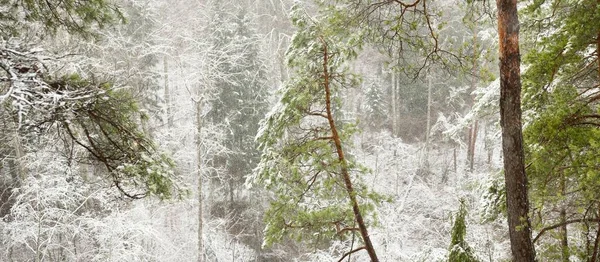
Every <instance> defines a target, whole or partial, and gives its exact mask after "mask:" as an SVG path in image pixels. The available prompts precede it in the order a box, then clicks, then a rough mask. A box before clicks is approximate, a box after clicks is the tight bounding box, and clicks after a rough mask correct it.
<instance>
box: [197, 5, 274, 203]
mask: <svg viewBox="0 0 600 262" xmlns="http://www.w3.org/2000/svg"><path fill="white" fill-rule="evenodd" d="M214 5H215V6H214V11H215V19H214V24H213V25H212V26H211V28H212V29H211V30H212V32H213V34H212V35H214V36H215V39H214V40H213V42H212V45H213V47H212V48H213V50H215V52H216V54H220V55H221V57H220V59H223V60H224V61H223V62H221V63H219V64H217V66H216V68H215V71H216V72H218V73H217V74H218V75H221V76H223V77H218V78H216V79H214V82H213V84H214V87H213V88H214V92H215V94H214V97H213V98H212V99H211V100H210V102H209V103H210V105H211V109H210V111H209V112H208V114H207V117H208V119H209V121H211V122H212V123H213V124H214V125H216V126H219V127H220V128H221V129H222V131H223V132H224V133H225V139H224V143H225V144H224V146H225V148H226V149H227V151H228V152H227V155H220V156H215V157H216V160H215V163H216V165H217V167H221V168H223V169H224V171H225V174H226V175H225V178H224V181H222V182H224V183H225V184H226V185H227V187H228V193H229V199H230V200H231V202H232V203H230V205H233V201H236V200H237V199H236V197H235V192H236V191H237V189H238V188H239V187H240V185H241V184H243V181H244V177H245V175H247V174H249V173H251V172H252V169H254V167H255V166H256V163H257V162H258V156H259V152H258V151H257V150H256V145H255V143H254V137H255V136H256V132H257V130H258V123H259V122H260V119H262V118H263V117H264V115H265V113H266V106H267V103H268V100H267V86H266V69H265V63H264V61H263V60H262V58H261V56H260V50H259V46H258V44H259V41H260V40H259V38H258V35H257V34H256V32H254V30H253V29H252V28H251V27H250V26H251V20H250V17H249V15H248V13H247V12H246V10H245V9H244V8H238V9H237V10H235V9H233V10H232V8H226V7H225V6H222V5H223V4H222V3H220V2H218V1H217V2H216V3H214ZM228 10H229V12H228ZM235 12H237V13H235Z"/></svg>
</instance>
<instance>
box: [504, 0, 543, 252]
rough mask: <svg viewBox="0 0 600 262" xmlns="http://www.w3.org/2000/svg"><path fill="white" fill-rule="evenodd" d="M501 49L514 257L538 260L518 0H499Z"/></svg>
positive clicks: (505, 146)
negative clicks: (527, 159)
mask: <svg viewBox="0 0 600 262" xmlns="http://www.w3.org/2000/svg"><path fill="white" fill-rule="evenodd" d="M496 4H497V7H498V33H499V49H500V124H501V126H502V152H503V156H504V179H505V183H506V203H507V213H508V214H507V215H508V229H509V235H510V244H511V250H512V256H513V261H515V262H533V261H535V250H534V246H533V243H532V241H531V224H530V222H529V199H528V196H527V194H528V192H527V190H528V186H527V176H526V174H525V163H524V152H523V131H522V124H521V114H522V113H521V72H520V65H521V58H520V53H519V18H518V16H517V0H496Z"/></svg>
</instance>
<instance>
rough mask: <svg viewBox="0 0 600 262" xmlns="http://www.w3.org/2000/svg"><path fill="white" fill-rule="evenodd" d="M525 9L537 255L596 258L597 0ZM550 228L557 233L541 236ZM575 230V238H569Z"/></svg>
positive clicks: (599, 235)
mask: <svg viewBox="0 0 600 262" xmlns="http://www.w3.org/2000/svg"><path fill="white" fill-rule="evenodd" d="M524 11H525V12H524V15H525V19H526V20H525V27H524V28H525V29H527V31H526V32H527V33H528V35H527V36H529V39H532V40H531V41H527V42H525V47H526V48H527V49H528V50H529V52H528V54H527V55H526V56H525V57H524V63H525V64H526V65H527V70H526V71H525V73H524V76H523V88H524V94H523V99H524V105H525V112H526V115H527V116H529V119H528V122H529V124H528V125H527V127H526V129H525V132H524V135H525V141H526V145H527V147H526V157H527V162H528V163H530V166H529V168H528V175H529V178H530V181H531V192H532V196H531V197H532V201H533V204H534V206H535V208H536V214H537V216H536V217H535V221H536V226H537V227H538V228H539V229H540V233H539V234H538V236H536V238H535V239H534V241H536V243H538V245H540V250H541V252H540V256H541V257H543V258H544V259H549V260H559V259H560V260H561V261H569V260H570V259H571V258H570V257H571V256H577V257H579V258H580V259H582V260H587V261H598V259H600V257H599V256H600V254H599V253H600V251H599V250H600V243H599V242H600V231H599V230H598V228H600V223H599V222H598V220H599V219H600V213H599V211H598V210H600V205H598V202H597V199H598V198H599V197H600V194H599V191H598V190H597V188H598V187H600V183H599V182H598V181H600V180H599V179H598V178H600V172H599V169H598V152H600V128H599V127H600V121H598V120H599V119H600V99H599V98H600V91H599V90H598V85H599V83H600V59H599V57H600V24H599V23H598V21H600V11H599V9H598V2H597V1H595V0H581V1H579V0H578V1H535V2H534V3H531V4H530V5H528V6H527V8H526V9H525V10H524ZM591 210H595V211H592V212H590V211H591ZM553 230H557V231H558V232H557V233H558V234H548V233H549V231H553ZM570 232H573V233H570ZM576 232H581V233H583V234H582V235H581V236H582V237H580V238H577V237H574V236H576V235H578V234H577V233H576ZM583 236H585V237H583Z"/></svg>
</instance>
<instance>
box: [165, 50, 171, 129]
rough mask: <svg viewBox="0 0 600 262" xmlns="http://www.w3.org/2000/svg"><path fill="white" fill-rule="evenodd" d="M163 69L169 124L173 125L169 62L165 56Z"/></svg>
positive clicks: (169, 125)
mask: <svg viewBox="0 0 600 262" xmlns="http://www.w3.org/2000/svg"><path fill="white" fill-rule="evenodd" d="M163 69H164V74H165V107H166V109H167V110H166V111H167V126H168V127H169V128H172V127H173V112H172V107H171V90H170V89H169V63H168V61H167V58H166V57H165V58H164V60H163Z"/></svg>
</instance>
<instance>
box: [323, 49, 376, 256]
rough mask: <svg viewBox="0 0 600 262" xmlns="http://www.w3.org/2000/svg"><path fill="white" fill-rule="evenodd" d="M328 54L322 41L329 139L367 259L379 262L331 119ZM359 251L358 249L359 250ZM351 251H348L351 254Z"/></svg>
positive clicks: (340, 142)
mask: <svg viewBox="0 0 600 262" xmlns="http://www.w3.org/2000/svg"><path fill="white" fill-rule="evenodd" d="M328 60H329V53H328V50H327V43H325V41H323V78H324V79H323V81H324V83H323V86H324V88H325V106H326V111H327V120H328V122H329V127H330V129H331V137H332V139H333V142H334V144H335V149H336V153H337V155H338V160H339V161H340V164H341V166H342V168H341V169H342V170H341V171H342V172H341V175H342V178H343V180H344V184H345V186H346V191H347V192H348V197H349V198H350V204H351V205H352V211H353V212H354V218H355V219H356V223H357V224H358V228H359V231H360V235H361V236H362V239H363V241H364V242H365V246H364V248H365V249H366V250H367V253H369V257H370V258H371V262H379V259H378V258H377V254H376V253H375V248H373V243H372V242H371V237H370V236H369V231H368V230H367V226H366V224H365V221H364V219H363V217H362V214H361V212H360V208H359V206H358V200H357V199H356V192H355V191H354V187H353V185H352V180H351V179H350V173H349V171H348V164H347V162H346V158H345V156H344V151H343V149H342V141H341V139H340V136H339V134H338V131H337V128H336V126H335V121H334V118H333V113H332V110H331V89H330V86H329V80H330V79H329V64H328V62H329V61H328ZM359 249H360V248H359ZM352 252H353V251H350V253H352Z"/></svg>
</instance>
